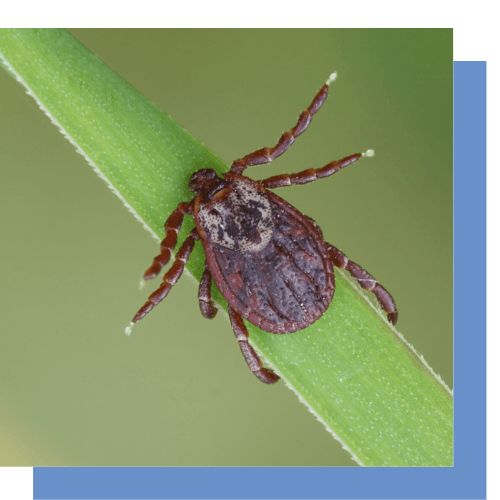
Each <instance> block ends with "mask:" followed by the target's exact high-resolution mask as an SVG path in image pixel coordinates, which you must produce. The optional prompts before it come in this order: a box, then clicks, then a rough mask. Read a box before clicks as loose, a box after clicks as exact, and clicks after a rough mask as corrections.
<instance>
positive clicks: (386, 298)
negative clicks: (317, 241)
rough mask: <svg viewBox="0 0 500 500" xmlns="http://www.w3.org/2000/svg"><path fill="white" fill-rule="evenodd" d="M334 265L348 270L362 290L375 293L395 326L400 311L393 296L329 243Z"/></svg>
mask: <svg viewBox="0 0 500 500" xmlns="http://www.w3.org/2000/svg"><path fill="white" fill-rule="evenodd" d="M327 246H328V251H329V253H330V257H331V259H332V261H333V265H334V266H336V267H340V268H341V269H347V270H348V271H349V272H350V273H351V276H352V277H353V278H354V279H355V280H356V281H357V282H358V283H359V284H360V285H361V288H363V289H365V290H368V291H369V292H373V293H374V294H375V297H377V300H378V301H379V303H380V305H381V306H382V309H383V310H384V311H385V312H386V313H387V319H388V320H389V321H390V322H391V323H392V324H393V325H395V324H396V322H397V320H398V310H397V309H396V304H395V302H394V299H393V298H392V296H391V294H390V293H389V292H388V291H387V290H386V289H385V288H384V287H383V286H382V285H381V284H380V283H378V281H377V280H376V279H375V278H374V277H373V276H372V275H371V274H370V273H368V272H367V271H365V270H364V269H363V268H362V267H361V266H359V265H358V264H356V263H354V262H352V261H350V260H349V259H348V258H347V256H346V255H345V254H344V253H342V252H341V251H340V250H339V249H338V248H335V247H334V246H333V245H330V244H329V243H327Z"/></svg>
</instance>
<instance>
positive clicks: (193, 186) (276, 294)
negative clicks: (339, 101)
mask: <svg viewBox="0 0 500 500" xmlns="http://www.w3.org/2000/svg"><path fill="white" fill-rule="evenodd" d="M336 77H337V74H336V73H333V74H332V75H331V76H330V77H329V79H328V80H327V82H326V83H325V85H323V87H322V88H321V89H320V91H319V92H318V93H317V94H316V96H315V97H314V100H313V101H312V103H311V105H310V106H309V107H308V108H307V109H306V110H305V111H302V113H301V114H300V117H299V119H298V122H297V124H296V125H295V127H293V128H292V129H291V130H289V131H288V132H285V133H283V135H282V136H281V138H280V139H279V141H278V143H277V144H276V146H274V147H272V148H263V149H259V150H257V151H254V152H253V153H250V154H249V155H247V156H244V157H243V158H241V159H238V160H235V161H234V162H233V164H232V165H231V169H230V170H229V172H227V173H226V174H224V176H223V177H222V178H221V177H219V176H218V175H217V174H216V172H215V171H214V170H212V169H209V168H203V169H201V170H198V171H197V172H195V173H194V174H193V175H192V176H191V179H190V181H189V189H190V190H191V191H193V192H194V193H195V194H196V196H195V197H194V198H193V199H192V200H191V201H187V202H182V203H180V204H179V205H178V206H177V208H176V209H175V210H174V211H173V212H172V214H171V215H170V217H169V218H168V219H167V221H166V222H165V238H164V239H163V241H162V242H161V246H160V248H161V250H160V254H159V255H158V256H157V257H155V258H154V260H153V264H152V265H151V266H150V267H149V269H148V270H147V271H146V272H145V273H144V276H143V279H144V280H149V279H153V278H156V277H157V276H158V274H159V273H160V271H161V269H162V268H163V267H164V266H165V265H166V264H167V263H168V262H169V260H170V256H171V253H172V250H173V249H174V248H175V246H176V243H177V234H178V232H179V229H180V228H181V226H182V222H183V220H184V217H185V216H186V215H188V214H189V215H191V216H192V217H194V222H195V228H194V229H193V230H192V231H191V232H190V233H189V236H188V237H187V238H186V240H185V241H184V242H183V244H182V245H181V246H180V248H179V250H178V251H177V253H176V254H175V260H174V263H173V264H172V267H171V268H170V269H169V271H168V272H167V273H166V274H165V276H164V277H163V282H162V284H161V286H160V287H159V288H158V289H157V290H156V291H155V292H153V293H152V294H151V295H150V296H149V298H148V301H147V302H146V303H145V304H144V306H143V307H142V308H141V309H140V310H139V311H138V312H137V314H136V315H135V316H134V318H133V320H132V323H131V324H130V326H129V327H128V328H127V330H126V331H127V333H128V334H130V332H131V328H132V326H133V324H134V323H136V322H137V321H138V320H140V319H142V318H144V316H146V314H148V313H149V312H150V311H151V309H153V307H154V306H156V305H157V304H159V303H160V302H161V301H162V300H163V299H164V298H165V297H166V296H167V295H168V293H169V292H170V290H171V289H172V287H173V286H174V285H175V284H176V283H177V280H178V279H179V278H180V276H181V275H182V272H183V270H184V266H185V264H186V262H187V260H188V259H189V255H190V254H191V252H192V250H193V248H194V244H195V242H196V241H197V240H200V241H201V244H202V245H203V249H204V251H205V256H206V260H205V271H204V273H203V276H202V278H201V282H200V286H199V291H198V300H199V304H200V309H201V313H202V314H203V316H204V317H205V318H207V319H212V318H214V317H215V315H216V313H217V309H216V307H215V305H214V303H213V301H212V298H211V284H212V280H213V281H214V282H215V284H216V286H217V288H218V289H219V290H220V292H221V293H222V295H223V296H224V298H225V299H226V300H227V302H228V312H229V320H230V322H231V326H232V328H233V331H234V334H235V336H236V339H237V340H238V343H239V346H240V349H241V352H242V354H243V356H244V358H245V361H246V362H247V364H248V367H249V368H250V370H252V372H253V373H254V375H255V376H256V377H257V378H259V380H261V381H262V382H265V383H266V384H273V383H275V382H276V381H277V380H279V377H278V375H276V373H275V372H274V371H272V370H269V369H267V368H265V367H263V366H262V362H261V360H260V359H259V357H258V356H257V353H256V352H255V350H254V349H253V348H252V346H251V345H250V344H249V343H248V331H247V329H246V326H245V323H244V321H243V318H244V319H246V320H247V321H249V322H250V323H252V324H254V325H256V326H258V327H259V328H261V329H262V330H265V331H266V332H271V333H278V334H281V333H292V332H296V331H298V330H302V329H304V328H306V327H307V326H309V325H311V324H312V323H314V322H315V321H316V320H317V319H318V318H320V317H321V316H322V314H323V313H324V312H325V311H326V309H327V308H328V306H329V305H330V302H331V301H332V299H333V295H334V292H335V275H334V269H333V268H334V267H339V268H342V269H347V271H349V273H350V274H351V276H352V277H353V278H354V279H355V280H356V281H357V282H358V283H359V284H360V285H361V287H362V288H364V289H365V290H368V291H370V292H372V293H373V294H374V295H375V297H376V298H377V299H378V302H379V303H380V305H381V307H382V309H383V310H384V311H385V312H386V313H387V318H388V320H389V321H390V322H391V323H393V324H395V323H396V321H397V318H398V313H397V310H396V305H395V303H394V300H393V298H392V296H391V295H390V294H389V292H387V290H386V289H385V288H384V287H383V286H382V285H380V283H378V281H377V280H375V279H374V278H373V276H371V275H370V274H369V273H368V272H367V271H365V270H364V269H363V268H362V267H361V266H359V265H358V264H355V263H354V262H352V261H351V260H349V258H348V257H347V256H346V255H345V254H343V253H342V252H341V251H340V250H339V249H338V248H336V247H334V246H333V245H330V244H329V243H327V242H325V240H324V239H323V234H322V232H321V229H320V228H319V227H318V225H317V224H316V223H315V222H314V221H313V220H312V219H311V218H310V217H307V216H306V215H303V214H302V213H301V212H299V211H298V210H297V209H296V208H294V207H293V206H291V205H290V204H289V203H287V202H286V201H285V200H283V199H282V198H280V197H279V196H277V195H276V194H274V193H273V192H271V191H269V190H270V189H274V188H279V187H284V186H290V185H292V184H307V183H308V182H313V181H316V180H318V179H322V178H324V177H328V176H330V175H333V174H334V173H336V172H338V171H339V170H340V169H342V168H344V167H347V166H348V165H351V164H352V163H354V162H356V161H358V160H359V159H360V158H361V157H362V156H372V155H373V151H372V150H368V151H366V152H365V153H356V154H353V155H350V156H346V157H345V158H343V159H341V160H339V161H332V162H330V163H328V164H327V165H325V166H324V167H322V168H319V169H313V168H310V169H307V170H304V171H302V172H298V173H296V174H281V175H275V176H273V177H269V178H267V179H263V180H261V181H254V180H252V179H250V178H248V177H246V176H244V175H243V172H244V171H245V169H246V168H247V167H251V166H254V165H261V164H264V163H269V162H272V161H273V160H275V159H276V158H278V156H281V155H282V154H283V153H284V152H285V151H286V150H287V149H288V148H289V147H290V146H291V145H292V144H293V143H294V142H295V139H296V138H297V137H298V136H299V135H300V134H302V133H303V132H304V131H305V130H306V129H307V127H308V126H309V124H310V123H311V119H312V117H313V116H314V114H315V113H316V112H317V111H318V109H319V108H320V107H321V105H322V104H323V102H324V101H325V99H326V97H327V95H328V88H329V85H330V83H331V82H332V81H334V80H335V79H336Z"/></svg>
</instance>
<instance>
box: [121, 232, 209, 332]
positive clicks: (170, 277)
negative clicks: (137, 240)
mask: <svg viewBox="0 0 500 500" xmlns="http://www.w3.org/2000/svg"><path fill="white" fill-rule="evenodd" d="M199 238H200V237H199V235H198V231H197V230H196V228H195V229H193V230H192V231H191V232H190V233H189V236H188V237H187V238H186V239H185V241H184V243H183V244H182V245H181V247H180V248H179V251H178V252H177V253H176V254H175V262H174V263H173V264H172V267H171V268H170V269H169V270H168V271H167V273H166V274H165V276H164V277H163V283H162V284H161V286H160V287H159V288H158V289H157V290H156V291H154V292H153V293H152V294H151V295H150V296H149V297H148V300H147V302H146V303H145V304H144V305H143V306H142V307H141V308H140V309H139V311H138V312H137V314H136V315H135V316H134V319H133V320H132V323H131V324H130V326H129V328H128V329H127V333H130V330H131V327H132V325H133V324H134V323H136V322H137V321H139V320H140V319H142V318H144V316H146V314H148V312H150V311H151V309H153V307H154V306H156V305H158V304H159V303H160V302H161V301H162V300H163V299H164V298H165V297H166V296H167V295H168V293H169V292H170V290H171V289H172V287H173V286H174V285H175V284H176V283H177V281H178V279H179V278H180V277H181V275H182V272H183V271H184V266H185V265H186V262H187V261H188V259H189V256H190V255H191V252H192V251H193V248H194V242H195V240H197V239H199Z"/></svg>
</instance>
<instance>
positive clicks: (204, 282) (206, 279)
mask: <svg viewBox="0 0 500 500" xmlns="http://www.w3.org/2000/svg"><path fill="white" fill-rule="evenodd" d="M211 286H212V275H211V274H210V271H209V270H208V267H207V263H206V262H205V272H204V273H203V276H202V277H201V281H200V287H199V288H198V302H199V303H200V309H201V314H203V316H204V317H205V318H207V319H212V318H215V315H216V314H217V308H216V307H215V306H214V303H213V301H212V288H211Z"/></svg>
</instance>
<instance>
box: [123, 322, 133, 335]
mask: <svg viewBox="0 0 500 500" xmlns="http://www.w3.org/2000/svg"><path fill="white" fill-rule="evenodd" d="M133 326H134V323H130V325H128V326H127V328H125V334H126V335H127V336H128V335H130V334H131V333H132V327H133Z"/></svg>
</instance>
